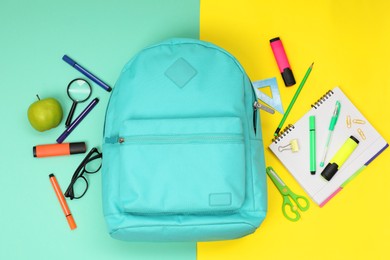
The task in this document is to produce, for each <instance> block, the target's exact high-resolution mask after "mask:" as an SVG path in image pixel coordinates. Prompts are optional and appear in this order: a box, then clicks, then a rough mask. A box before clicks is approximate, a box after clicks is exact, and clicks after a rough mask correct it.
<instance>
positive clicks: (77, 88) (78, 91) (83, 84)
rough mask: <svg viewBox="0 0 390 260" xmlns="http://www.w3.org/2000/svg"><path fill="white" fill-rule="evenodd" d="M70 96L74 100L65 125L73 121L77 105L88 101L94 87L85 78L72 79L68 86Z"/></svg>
mask: <svg viewBox="0 0 390 260" xmlns="http://www.w3.org/2000/svg"><path fill="white" fill-rule="evenodd" d="M67 93H68V96H69V98H70V99H71V100H72V101H73V104H72V107H71V108H70V111H69V114H68V117H67V118H66V122H65V126H66V127H68V126H69V125H70V124H71V123H72V117H73V114H74V111H75V110H76V105H77V104H78V103H82V102H84V101H86V100H87V99H88V98H89V97H90V96H91V94H92V88H91V85H89V83H88V82H87V81H85V80H83V79H74V80H72V81H71V82H70V83H69V85H68V88H67Z"/></svg>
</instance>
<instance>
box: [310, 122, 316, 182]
mask: <svg viewBox="0 0 390 260" xmlns="http://www.w3.org/2000/svg"><path fill="white" fill-rule="evenodd" d="M309 129H310V173H311V174H312V175H314V174H316V164H317V162H316V117H315V116H310V117H309Z"/></svg>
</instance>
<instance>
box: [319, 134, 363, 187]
mask: <svg viewBox="0 0 390 260" xmlns="http://www.w3.org/2000/svg"><path fill="white" fill-rule="evenodd" d="M358 144H359V140H358V139H356V137H354V136H353V135H351V136H350V137H349V138H348V139H347V141H346V142H345V143H344V144H343V146H341V148H340V150H338V152H337V153H336V154H335V155H334V156H333V158H332V159H331V160H330V161H329V163H328V165H327V166H326V167H325V169H324V170H323V171H322V172H321V176H322V177H324V179H325V180H327V181H330V180H331V179H332V178H333V176H334V175H335V174H336V173H337V171H338V170H339V169H340V167H341V166H343V164H344V163H345V161H346V160H347V159H348V157H349V156H350V155H351V154H352V153H353V151H355V149H356V147H357V146H358Z"/></svg>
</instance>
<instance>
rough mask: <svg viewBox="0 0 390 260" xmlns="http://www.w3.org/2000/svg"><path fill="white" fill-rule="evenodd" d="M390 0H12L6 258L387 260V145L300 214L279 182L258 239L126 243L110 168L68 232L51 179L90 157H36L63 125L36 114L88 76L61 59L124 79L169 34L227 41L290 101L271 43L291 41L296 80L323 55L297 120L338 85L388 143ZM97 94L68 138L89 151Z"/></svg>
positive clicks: (6, 84) (269, 120)
mask: <svg viewBox="0 0 390 260" xmlns="http://www.w3.org/2000/svg"><path fill="white" fill-rule="evenodd" d="M389 8H390V4H388V3H387V2H386V1H379V0H378V1H372V0H371V1H368V0H360V1H352V0H348V1H333V0H332V1H325V0H320V1H305V0H298V1H287V0H283V1H254V0H253V1H251V0H243V1H221V0H204V1H203V0H202V1H200V2H199V1H194V0H184V1H182V0H164V1H158V0H145V1H134V0H130V1H125V0H113V1H109V2H104V1H90V0H84V1H75V0H69V1H47V0H36V1H11V0H2V1H1V2H0V90H1V95H0V98H1V102H0V106H1V107H0V118H1V119H0V120H1V124H0V140H1V144H0V184H1V188H0V223H1V228H0V259H169V260H171V259H173V260H174V259H205V260H206V259H207V260H208V259H388V258H389V257H390V253H388V241H390V222H389V221H388V219H389V214H390V195H389V192H388V184H389V183H390V165H389V164H388V163H389V161H390V155H389V152H388V151H385V152H384V153H383V154H382V155H381V156H380V157H379V158H378V159H377V160H375V161H374V162H373V163H372V164H371V165H370V166H369V167H368V168H367V169H366V170H364V172H362V173H361V174H360V175H359V176H358V177H357V178H356V179H355V180H354V181H353V182H351V183H350V184H349V185H348V186H347V187H346V188H345V190H343V191H342V192H341V193H340V194H338V195H337V196H336V197H335V198H334V199H332V200H331V201H330V202H329V203H328V204H327V205H326V206H325V207H324V208H319V207H317V206H316V205H315V204H314V203H312V206H311V208H310V210H309V211H307V212H304V213H303V214H302V219H301V220H300V221H299V222H297V223H292V222H289V221H288V220H286V219H285V218H284V217H283V215H282V212H281V204H282V197H281V196H280V194H279V193H278V191H277V190H276V189H275V187H274V186H273V184H272V183H271V182H270V181H269V182H268V183H269V191H268V195H269V200H268V201H269V213H268V216H267V218H266V220H265V221H264V223H263V224H262V226H261V228H260V229H259V230H258V231H257V232H256V233H254V234H253V235H250V236H248V237H245V238H243V239H238V240H233V241H224V242H208V243H198V244H196V243H125V242H121V241H116V240H113V239H111V238H110V237H109V235H108V234H107V232H106V227H105V223H104V219H103V214H102V207H101V180H100V173H98V174H96V175H94V176H91V177H90V178H89V181H90V189H89V190H88V193H87V194H86V196H85V197H83V198H82V199H81V200H78V201H69V206H70V208H71V210H72V212H73V215H74V217H75V220H76V222H77V224H78V228H77V229H76V230H75V231H70V230H69V227H68V226H67V223H66V220H65V218H64V216H63V213H62V211H61V209H60V207H59V205H58V201H57V199H56V197H55V195H54V192H53V190H52V187H51V184H50V182H49V179H48V175H49V174H50V173H54V174H55V175H56V176H57V179H58V181H59V183H60V185H61V186H62V187H63V189H64V187H66V186H67V185H68V183H69V181H70V178H71V175H72V173H73V171H74V169H75V168H76V167H77V166H78V164H79V163H80V161H81V160H82V158H84V155H73V156H70V157H56V158H45V159H36V158H33V156H32V147H33V146H34V145H37V144H45V143H54V142H55V140H56V138H57V137H58V136H59V135H60V134H61V133H62V131H63V130H64V127H63V124H61V125H60V126H59V127H57V128H55V129H53V130H50V131H47V132H43V133H39V132H37V131H35V130H34V129H32V127H31V126H30V125H29V123H28V120H27V109H28V106H29V105H30V104H31V103H33V102H34V101H35V100H36V97H35V95H36V94H39V95H40V96H41V98H45V97H54V98H57V99H58V100H59V101H60V102H61V105H62V107H63V109H64V111H65V113H67V111H68V110H69V109H70V106H71V102H70V100H68V97H67V95H66V86H67V84H68V83H69V81H71V80H72V79H74V78H76V77H79V76H81V75H80V74H79V73H78V72H77V71H76V70H74V69H72V68H71V67H70V66H69V65H67V64H66V63H64V62H63V61H62V60H61V58H62V56H63V55H64V54H68V55H69V56H70V57H72V58H74V59H75V60H77V61H79V62H80V63H81V64H82V65H85V67H87V68H88V69H90V70H91V71H92V72H94V73H95V74H96V75H98V76H99V77H101V78H102V79H103V80H104V81H106V82H107V83H108V84H110V85H112V86H114V84H115V81H116V79H117V77H118V76H119V73H120V71H121V69H122V67H123V66H124V64H125V63H126V62H127V61H128V60H129V59H130V58H131V57H132V56H133V55H134V54H135V53H136V52H137V51H139V50H140V49H142V48H143V47H146V46H148V45H150V44H153V43H156V42H158V41H161V40H164V39H166V38H170V37H191V38H200V39H202V40H206V41H211V42H213V43H215V44H217V45H219V46H221V47H223V48H225V49H226V50H228V51H229V52H231V53H232V54H233V55H235V56H236V57H237V58H238V59H239V60H240V62H241V63H242V65H243V66H244V68H245V69H246V71H247V73H248V75H249V76H250V77H251V78H252V80H260V79H264V78H269V77H277V79H278V83H279V90H280V92H281V95H282V101H283V105H284V108H286V107H287V105H288V103H289V101H290V99H291V98H292V96H293V94H294V92H295V90H296V87H297V86H295V87H292V88H286V87H284V85H283V82H282V79H281V77H280V75H279V73H278V70H277V66H276V63H275V60H274V57H273V55H272V51H271V49H270V47H269V39H271V38H273V37H276V36H280V37H281V38H282V39H283V43H284V45H285V48H286V51H287V54H288V57H289V60H290V64H291V66H292V68H293V70H294V74H295V76H296V79H297V81H298V82H299V81H300V79H301V78H302V77H303V75H304V73H305V71H306V69H307V67H308V65H310V64H311V62H313V61H314V62H315V67H314V69H313V72H312V75H311V76H310V79H309V80H308V82H307V84H306V86H305V88H304V89H303V90H302V93H301V95H300V97H299V99H298V102H297V103H296V105H295V106H294V109H293V111H292V113H291V114H290V116H289V118H288V121H289V122H295V121H296V120H297V119H298V118H299V117H300V116H302V115H303V114H304V113H305V112H306V111H307V110H308V109H309V107H310V104H311V103H312V102H313V100H314V99H316V98H317V97H319V96H321V95H322V94H323V93H324V92H325V91H326V90H328V89H331V88H333V87H334V86H336V85H338V86H340V87H341V88H342V89H343V91H344V92H345V93H346V94H347V95H348V97H349V98H350V99H351V100H352V101H353V102H354V103H355V105H356V106H357V107H358V108H359V109H360V111H361V112H362V113H363V114H364V115H365V117H366V118H367V119H368V120H370V122H371V123H372V124H373V125H374V127H375V128H376V129H377V130H378V131H379V133H381V134H382V135H383V136H384V138H385V139H386V140H390V132H389V129H390V123H389V120H390V112H389V101H390V77H389V76H388V75H389V73H390V65H389V62H388V60H389V59H390V51H389V46H390V36H389V35H390V29H389V28H390V18H389V16H388V10H389ZM92 96H93V97H99V98H100V101H101V102H100V103H99V104H98V106H97V107H96V108H95V109H94V111H93V112H92V113H91V114H90V115H88V117H87V118H86V119H85V120H84V121H83V122H82V123H81V124H80V125H79V126H78V127H77V129H76V130H75V131H74V132H73V133H72V134H71V135H70V136H69V138H68V139H67V140H68V141H71V142H76V141H85V142H87V145H88V150H89V149H91V148H92V147H99V148H101V137H102V129H103V122H104V113H105V109H106V105H107V102H108V99H109V93H107V92H105V91H104V90H103V89H101V88H99V87H98V86H97V85H95V84H94V85H93V94H92ZM156 104H158V101H156ZM193 105H196V104H193ZM82 107H83V106H79V108H78V111H81V109H82ZM76 113H77V112H76ZM261 116H262V129H263V139H264V144H265V148H264V150H265V158H266V163H267V165H272V166H273V167H275V168H277V169H279V170H278V173H279V174H280V175H281V177H282V178H283V179H284V180H285V182H286V183H287V184H288V185H289V187H290V188H291V189H292V190H293V191H296V192H297V193H301V194H302V193H303V190H302V189H301V188H300V187H299V185H298V184H297V183H296V182H295V181H294V179H293V178H292V177H291V175H290V174H289V173H288V172H287V171H286V170H285V169H284V168H283V166H282V165H281V164H280V163H279V162H278V161H277V159H276V158H275V157H274V156H273V155H272V154H271V152H270V151H269V150H268V149H267V146H268V145H269V144H270V142H271V138H272V133H273V131H274V129H275V128H276V126H277V125H278V123H279V121H280V119H281V117H282V116H281V115H280V114H275V115H269V114H267V113H264V112H262V114H261Z"/></svg>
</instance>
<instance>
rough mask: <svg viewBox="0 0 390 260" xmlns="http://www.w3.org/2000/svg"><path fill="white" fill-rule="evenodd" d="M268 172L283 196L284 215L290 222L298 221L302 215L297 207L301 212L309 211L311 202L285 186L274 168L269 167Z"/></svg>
mask: <svg viewBox="0 0 390 260" xmlns="http://www.w3.org/2000/svg"><path fill="white" fill-rule="evenodd" d="M266 172H267V174H268V176H269V177H270V178H271V180H272V182H273V183H274V184H275V186H276V188H278V190H279V192H280V194H282V196H283V204H282V212H283V215H284V216H285V217H286V218H287V219H288V220H290V221H298V220H299V219H300V218H301V215H300V214H299V212H298V210H297V207H298V208H299V209H300V210H301V211H306V210H308V209H309V206H310V203H309V200H308V199H307V198H305V197H303V196H300V195H297V194H295V193H294V192H292V191H291V190H290V189H289V187H287V185H286V184H284V182H283V181H282V179H280V177H279V176H278V175H277V174H276V172H275V171H274V169H273V168H272V167H267V169H266ZM292 201H293V202H294V203H293V202H292Z"/></svg>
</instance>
